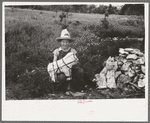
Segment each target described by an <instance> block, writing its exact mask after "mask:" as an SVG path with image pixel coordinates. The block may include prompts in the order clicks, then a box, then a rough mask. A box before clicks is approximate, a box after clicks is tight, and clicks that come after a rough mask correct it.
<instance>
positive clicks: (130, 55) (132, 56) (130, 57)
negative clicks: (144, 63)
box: [126, 54, 138, 60]
mask: <svg viewBox="0 0 150 123" xmlns="http://www.w3.org/2000/svg"><path fill="white" fill-rule="evenodd" d="M137 58H138V57H137V55H135V54H129V55H128V56H127V57H126V59H131V60H136V59H137Z"/></svg>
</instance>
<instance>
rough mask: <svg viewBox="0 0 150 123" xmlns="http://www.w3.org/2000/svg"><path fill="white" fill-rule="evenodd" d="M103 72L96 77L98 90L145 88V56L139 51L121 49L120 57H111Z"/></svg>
mask: <svg viewBox="0 0 150 123" xmlns="http://www.w3.org/2000/svg"><path fill="white" fill-rule="evenodd" d="M105 64H106V65H105V67H104V68H103V70H102V71H101V72H100V73H99V74H96V75H95V79H93V81H95V82H96V83H97V88H107V87H108V88H122V89H123V88H125V87H126V85H130V86H132V87H133V88H134V89H135V90H136V89H137V90H138V89H140V90H144V88H145V55H144V54H143V53H142V52H140V50H138V49H132V48H125V49H123V48H120V49H119V56H115V57H109V58H108V59H107V60H106V62H105Z"/></svg>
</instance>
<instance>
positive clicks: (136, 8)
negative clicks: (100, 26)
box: [8, 4, 144, 15]
mask: <svg viewBox="0 0 150 123" xmlns="http://www.w3.org/2000/svg"><path fill="white" fill-rule="evenodd" d="M8 7H14V8H16V7H17V8H22V9H37V10H46V11H54V12H56V13H57V12H58V11H62V12H76V13H95V14H104V13H105V12H106V11H107V12H109V14H120V15H144V4H125V5H123V6H122V7H121V9H118V8H117V7H116V6H112V5H111V4H109V5H99V6H96V5H94V4H91V5H16V6H8Z"/></svg>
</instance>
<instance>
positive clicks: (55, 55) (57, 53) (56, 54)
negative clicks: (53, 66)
mask: <svg viewBox="0 0 150 123" xmlns="http://www.w3.org/2000/svg"><path fill="white" fill-rule="evenodd" d="M53 54H54V58H53V62H54V61H57V58H58V55H59V52H58V49H56V50H54V52H53Z"/></svg>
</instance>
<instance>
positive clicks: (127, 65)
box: [121, 62, 132, 71]
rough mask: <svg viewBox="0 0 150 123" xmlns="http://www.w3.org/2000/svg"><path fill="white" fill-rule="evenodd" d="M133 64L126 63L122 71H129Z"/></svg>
mask: <svg viewBox="0 0 150 123" xmlns="http://www.w3.org/2000/svg"><path fill="white" fill-rule="evenodd" d="M131 64H132V62H126V63H124V64H123V65H122V67H121V70H122V71H128V70H129V66H130V65H131Z"/></svg>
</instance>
